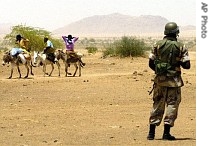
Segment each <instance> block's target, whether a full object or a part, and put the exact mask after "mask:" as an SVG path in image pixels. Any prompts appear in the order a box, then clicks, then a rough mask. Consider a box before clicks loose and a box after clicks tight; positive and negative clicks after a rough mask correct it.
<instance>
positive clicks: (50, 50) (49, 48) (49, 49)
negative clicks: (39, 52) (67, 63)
mask: <svg viewBox="0 0 211 146" xmlns="http://www.w3.org/2000/svg"><path fill="white" fill-rule="evenodd" d="M44 44H45V45H46V47H45V48H44V51H43V53H44V54H46V58H47V59H48V60H50V61H52V62H53V63H55V62H56V61H58V60H57V58H56V57H55V54H54V53H55V49H54V46H53V43H52V42H51V41H50V40H49V39H48V37H47V36H45V37H44Z"/></svg>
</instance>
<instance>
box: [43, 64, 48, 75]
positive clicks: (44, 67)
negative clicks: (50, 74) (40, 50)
mask: <svg viewBox="0 0 211 146" xmlns="http://www.w3.org/2000/svg"><path fill="white" fill-rule="evenodd" d="M43 73H44V75H43V76H44V77H45V75H46V74H47V73H46V64H43Z"/></svg>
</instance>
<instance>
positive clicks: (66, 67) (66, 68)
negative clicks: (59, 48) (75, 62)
mask: <svg viewBox="0 0 211 146" xmlns="http://www.w3.org/2000/svg"><path fill="white" fill-rule="evenodd" d="M67 70H68V64H67V63H65V77H67V74H68V72H67Z"/></svg>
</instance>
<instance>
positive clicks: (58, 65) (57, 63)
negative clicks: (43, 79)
mask: <svg viewBox="0 0 211 146" xmlns="http://www.w3.org/2000/svg"><path fill="white" fill-rule="evenodd" d="M56 65H57V67H58V70H59V77H60V63H59V61H57V62H56Z"/></svg>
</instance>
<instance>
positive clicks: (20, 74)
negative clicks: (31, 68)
mask: <svg viewBox="0 0 211 146" xmlns="http://www.w3.org/2000/svg"><path fill="white" fill-rule="evenodd" d="M17 69H18V73H19V78H21V71H20V67H19V65H17Z"/></svg>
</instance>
